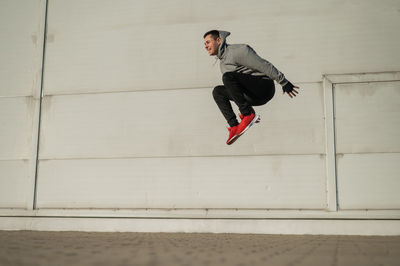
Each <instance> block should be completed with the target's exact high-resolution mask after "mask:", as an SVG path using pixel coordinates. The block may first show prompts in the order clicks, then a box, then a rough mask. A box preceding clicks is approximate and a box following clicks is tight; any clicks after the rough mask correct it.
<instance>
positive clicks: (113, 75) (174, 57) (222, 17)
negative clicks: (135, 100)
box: [45, 0, 400, 94]
mask: <svg viewBox="0 0 400 266" xmlns="http://www.w3.org/2000/svg"><path fill="white" fill-rule="evenodd" d="M399 8H400V2H399V1H346V2H343V1H339V0H329V1H315V0H307V1H301V2H300V1H294V0H291V1H284V2H282V1H278V0H273V1H258V0H250V1H236V0H235V1H227V0H224V1H211V0H207V1H194V0H190V1H188V0H167V1H158V0H151V1H141V2H138V1H133V2H132V1H125V0H118V1H113V2H112V3H111V2H110V1H107V0H101V1H99V0H90V1H89V0H87V1H79V0H71V1H63V0H53V1H50V3H49V35H48V37H49V38H48V49H47V55H48V57H47V58H46V66H47V67H46V75H45V93H46V94H59V93H68V94H70V93H81V92H104V91H132V90H152V89H167V88H189V87H197V88H198V87H200V88H203V87H212V86H214V85H215V84H216V83H218V82H220V81H221V78H220V75H219V73H218V68H217V67H215V68H214V67H212V63H213V61H214V59H213V58H210V57H208V55H207V54H206V52H205V50H204V48H203V38H202V37H203V36H202V35H203V33H204V32H206V31H208V30H210V29H213V28H217V29H224V30H229V31H231V32H232V35H231V36H230V37H229V41H230V43H248V44H250V45H251V46H252V47H253V48H255V50H256V51H257V53H259V54H260V55H261V56H263V57H264V58H266V59H268V60H270V61H271V62H272V63H273V64H274V65H276V67H278V69H280V70H281V71H282V72H284V73H285V74H286V76H287V77H288V78H289V79H290V80H292V81H295V82H319V81H321V76H322V74H325V73H330V74H334V73H338V74H340V73H360V72H382V71H393V70H399V62H400V53H398V47H400V27H398V25H400V16H398V9H399ZM222 10H223V12H221V11H222Z"/></svg>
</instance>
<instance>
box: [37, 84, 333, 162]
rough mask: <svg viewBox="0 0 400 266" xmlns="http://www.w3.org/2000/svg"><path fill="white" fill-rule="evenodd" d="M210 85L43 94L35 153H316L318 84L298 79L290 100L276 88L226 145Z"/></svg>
mask: <svg viewBox="0 0 400 266" xmlns="http://www.w3.org/2000/svg"><path fill="white" fill-rule="evenodd" d="M211 91H212V90H211V89H188V90H167V91H152V92H124V93H108V94H90V95H89V94H87V95H63V96H46V97H45V98H44V101H43V116H42V127H41V142H40V144H41V145H40V158H41V159H57V158H116V157H117V158H120V157H160V156H216V155H262V154H324V152H325V151H324V124H323V123H324V120H323V110H322V95H321V94H322V90H321V86H320V84H313V85H307V86H306V85H305V86H304V89H303V92H302V95H300V96H298V98H297V99H296V100H293V99H290V98H289V97H288V96H286V95H284V96H283V95H281V93H280V91H279V90H278V92H277V93H276V94H277V95H276V96H275V98H274V99H273V100H272V101H271V103H268V104H267V105H266V106H262V107H258V108H256V109H257V111H259V113H260V115H261V116H262V121H261V123H259V124H257V125H255V126H254V128H252V129H251V130H250V131H249V133H248V134H246V135H245V136H243V137H242V138H241V139H239V140H238V141H237V142H236V143H235V145H233V146H227V145H226V144H225V141H226V139H227V137H228V131H227V130H226V128H225V126H227V123H226V121H225V120H224V118H223V116H222V114H220V111H219V109H218V107H217V105H216V104H215V102H214V100H213V97H212V92H211ZM304 105H307V106H308V108H302V106H304Z"/></svg>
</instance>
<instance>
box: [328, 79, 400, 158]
mask: <svg viewBox="0 0 400 266" xmlns="http://www.w3.org/2000/svg"><path fill="white" fill-rule="evenodd" d="M334 92H335V123H336V145H337V147H336V151H337V153H376V152H400V81H388V82H371V83H354V84H337V85H335V89H334Z"/></svg>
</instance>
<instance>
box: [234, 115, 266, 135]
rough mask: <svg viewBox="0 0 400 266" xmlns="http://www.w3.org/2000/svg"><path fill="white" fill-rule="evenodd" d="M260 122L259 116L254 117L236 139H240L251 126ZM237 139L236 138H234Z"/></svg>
mask: <svg viewBox="0 0 400 266" xmlns="http://www.w3.org/2000/svg"><path fill="white" fill-rule="evenodd" d="M258 122H260V116H259V115H256V116H255V117H254V118H253V120H251V122H250V123H249V124H248V126H247V127H246V128H245V129H244V130H243V131H242V132H241V133H240V134H239V135H238V137H240V136H241V135H243V134H244V133H245V132H246V131H247V130H248V129H249V128H250V127H251V126H252V125H254V123H258ZM236 139H237V138H236Z"/></svg>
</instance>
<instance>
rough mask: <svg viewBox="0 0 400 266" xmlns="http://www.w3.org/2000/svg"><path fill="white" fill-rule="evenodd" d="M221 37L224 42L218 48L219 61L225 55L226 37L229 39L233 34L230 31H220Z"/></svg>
mask: <svg viewBox="0 0 400 266" xmlns="http://www.w3.org/2000/svg"><path fill="white" fill-rule="evenodd" d="M218 32H219V37H220V38H221V40H222V42H221V45H220V46H219V48H218V55H217V57H218V59H221V58H222V56H223V55H224V53H225V47H226V45H227V44H226V37H228V36H229V35H231V33H230V32H229V31H223V30H219V31H218Z"/></svg>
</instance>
